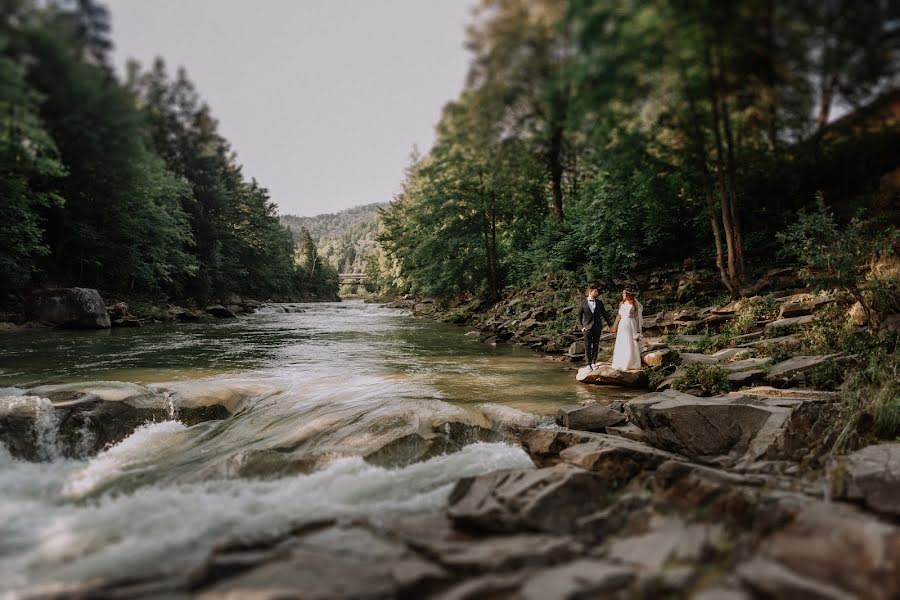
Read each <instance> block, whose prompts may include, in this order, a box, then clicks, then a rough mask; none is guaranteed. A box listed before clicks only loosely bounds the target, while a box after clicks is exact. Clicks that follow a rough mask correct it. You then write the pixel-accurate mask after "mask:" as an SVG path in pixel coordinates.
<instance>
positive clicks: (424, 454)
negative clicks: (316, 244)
mask: <svg viewBox="0 0 900 600" xmlns="http://www.w3.org/2000/svg"><path fill="white" fill-rule="evenodd" d="M302 306H303V309H304V312H302V313H282V312H276V310H278V309H277V308H268V309H263V310H262V311H260V312H258V313H256V314H254V315H249V316H246V317H241V318H239V319H233V320H227V321H226V320H222V321H214V322H207V323H197V324H156V325H150V326H147V327H144V328H140V329H114V330H107V331H97V332H84V331H81V332H77V331H25V332H21V333H12V334H3V335H2V336H0V402H2V400H3V398H2V397H4V396H5V397H9V396H13V395H23V394H26V393H28V394H33V395H38V396H47V397H53V395H54V394H56V395H58V396H59V395H60V394H68V396H66V397H72V396H73V395H77V394H93V395H95V396H97V397H100V398H104V399H107V400H122V399H128V400H129V401H130V402H134V401H138V402H140V401H143V400H142V399H150V400H153V401H157V400H160V399H166V401H171V399H173V398H174V399H176V400H177V401H178V402H181V403H182V404H183V405H185V406H188V405H192V404H193V405H202V404H210V403H219V404H223V405H225V406H226V407H228V408H229V409H230V410H231V411H232V413H233V414H232V415H231V417H230V418H227V419H224V420H220V421H209V422H206V423H201V424H199V425H195V426H193V427H185V426H184V425H183V424H181V423H180V422H178V421H177V420H175V419H170V420H160V421H157V422H154V423H148V424H146V425H143V426H141V427H140V428H139V429H137V430H136V431H135V432H134V433H133V434H131V435H130V436H129V437H127V438H126V439H124V440H123V441H122V442H120V443H118V444H117V445H115V446H112V447H110V448H107V449H105V450H103V451H102V452H100V453H99V454H95V455H92V456H84V457H81V458H63V457H62V456H60V455H58V453H54V450H53V445H52V442H53V440H52V439H51V440H48V442H47V443H48V449H47V456H48V458H49V460H44V461H41V462H26V461H21V460H16V459H13V458H12V457H11V456H10V454H9V452H7V451H6V449H5V447H3V446H2V445H0V590H3V597H6V598H21V597H27V596H30V595H32V594H43V593H52V592H59V591H71V590H77V589H78V586H79V585H81V584H82V583H83V582H90V581H96V580H101V581H107V580H108V581H115V580H119V579H143V578H149V577H164V576H166V575H167V574H172V573H178V572H184V570H185V568H190V567H191V566H192V565H196V566H199V565H201V564H202V563H203V561H204V560H205V558H206V557H207V556H208V555H209V552H210V551H211V549H213V548H215V547H216V546H218V545H220V544H222V543H225V542H228V541H233V540H242V541H243V540H247V541H252V540H256V539H265V538H271V537H273V536H278V535H282V534H284V533H286V532H288V531H290V530H291V529H293V528H296V527H298V526H299V525H302V524H303V523H304V522H309V521H313V520H317V519H322V518H334V517H353V516H367V517H370V518H376V519H377V518H379V517H388V516H392V515H397V514H408V513H416V512H423V511H431V510H440V509H441V507H442V506H443V505H444V503H445V502H446V498H447V495H448V494H449V491H450V489H451V488H452V486H453V483H454V482H455V481H456V480H458V479H459V478H461V477H465V476H470V475H477V474H481V473H486V472H490V471H494V470H497V469H505V468H528V467H530V466H532V464H531V461H530V459H529V458H528V457H527V455H526V454H525V453H524V452H523V451H522V450H521V449H520V448H518V447H516V446H514V445H510V444H509V443H506V442H504V441H502V440H501V436H500V435H498V434H496V433H492V431H491V430H498V429H503V427H504V424H508V423H515V422H523V421H525V422H527V421H529V420H533V421H534V422H538V421H543V422H545V423H550V422H551V421H552V415H553V414H555V412H556V410H557V409H558V407H559V406H560V405H562V404H572V403H576V402H580V401H583V400H589V399H597V400H598V401H601V402H606V401H609V400H611V399H614V398H617V397H620V396H619V393H618V392H614V391H609V390H601V389H598V388H590V387H588V386H583V385H581V384H578V383H576V382H575V380H574V376H573V373H572V372H571V371H568V370H566V369H564V368H562V366H561V365H560V364H559V363H557V362H554V361H548V360H546V359H543V358H541V357H539V356H537V355H536V354H534V353H532V352H530V351H528V350H526V349H522V348H518V347H513V346H503V345H501V346H497V347H492V346H488V345H485V344H481V343H479V342H478V341H477V338H474V337H467V336H465V335H464V333H465V331H466V330H465V329H463V328H461V327H458V326H455V325H448V324H442V323H436V322H434V321H431V320H426V319H421V318H415V317H412V316H410V315H408V314H407V313H405V312H403V311H399V310H395V309H389V308H385V307H383V306H380V305H375V304H365V303H363V302H361V301H347V302H342V303H322V304H307V305H302ZM150 400H147V401H150ZM534 415H538V417H535V416H534ZM539 417H540V418H539ZM364 457H368V459H366V458H364Z"/></svg>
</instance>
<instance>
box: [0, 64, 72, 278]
mask: <svg viewBox="0 0 900 600" xmlns="http://www.w3.org/2000/svg"><path fill="white" fill-rule="evenodd" d="M38 100H39V96H38V95H37V93H36V92H34V91H33V90H32V89H30V88H29V87H28V85H27V83H26V82H25V78H24V76H23V69H22V68H21V67H20V66H19V65H17V64H15V63H14V62H13V61H11V60H9V59H7V58H3V57H0V198H2V202H0V222H2V223H3V235H2V236H0V288H3V287H13V286H19V285H22V284H25V283H27V282H28V281H29V279H30V278H31V275H32V273H33V272H34V271H35V270H36V268H37V267H36V263H37V261H38V259H39V258H40V257H42V256H46V255H47V254H49V252H50V248H49V246H48V244H47V240H46V239H45V235H44V230H43V219H42V217H41V213H42V211H45V210H47V209H49V208H50V207H51V206H58V205H60V204H61V203H62V199H61V198H60V197H59V196H58V195H57V194H55V193H54V192H53V191H52V187H51V186H52V183H53V182H54V181H55V180H56V179H58V178H59V177H62V176H63V175H64V174H65V170H64V168H63V166H62V164H61V163H60V162H59V156H58V152H57V148H56V144H55V143H54V142H53V139H52V138H51V137H50V135H49V134H48V133H47V131H46V129H45V128H44V125H43V123H42V122H41V120H40V117H39V116H38V113H37V104H38Z"/></svg>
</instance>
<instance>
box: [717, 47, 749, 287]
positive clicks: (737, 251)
mask: <svg viewBox="0 0 900 600" xmlns="http://www.w3.org/2000/svg"><path fill="white" fill-rule="evenodd" d="M718 55H719V56H718V58H719V86H720V87H719V89H720V90H722V91H723V94H722V125H723V127H724V129H725V146H726V157H727V164H726V167H727V169H728V206H729V210H730V212H731V226H732V228H733V230H734V261H735V268H736V272H735V275H736V278H737V283H738V284H739V285H743V284H744V281H745V279H746V278H745V273H744V242H743V236H742V234H741V215H740V212H739V211H738V202H737V176H736V171H737V169H736V167H735V161H734V135H733V134H732V129H731V114H730V111H729V110H728V99H727V96H726V95H725V94H724V89H725V60H724V57H723V54H722V47H721V45H719V46H718Z"/></svg>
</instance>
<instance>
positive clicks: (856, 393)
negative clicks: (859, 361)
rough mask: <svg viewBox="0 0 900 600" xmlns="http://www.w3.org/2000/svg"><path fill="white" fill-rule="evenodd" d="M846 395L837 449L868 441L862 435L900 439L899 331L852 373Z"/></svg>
mask: <svg viewBox="0 0 900 600" xmlns="http://www.w3.org/2000/svg"><path fill="white" fill-rule="evenodd" d="M842 398H843V400H844V403H843V406H842V409H841V411H840V417H839V423H840V424H841V425H842V428H841V433H840V435H839V436H838V439H837V442H836V443H835V447H834V451H835V452H845V451H848V450H853V449H854V447H856V446H858V445H862V443H864V442H865V440H864V439H859V437H860V436H862V437H866V436H869V435H871V436H872V437H874V438H879V439H885V440H898V439H900V352H898V338H897V335H896V334H893V335H892V336H891V337H890V338H889V339H886V340H885V343H884V344H883V345H881V346H880V347H878V348H877V349H876V350H875V351H873V352H871V353H870V354H869V355H868V358H867V360H866V361H865V363H864V364H863V366H862V368H860V369H859V370H856V371H853V372H851V373H850V374H849V375H848V377H847V381H846V383H845V384H844V386H843V388H842ZM854 438H855V439H854Z"/></svg>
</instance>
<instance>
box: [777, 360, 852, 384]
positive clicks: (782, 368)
mask: <svg viewBox="0 0 900 600" xmlns="http://www.w3.org/2000/svg"><path fill="white" fill-rule="evenodd" d="M838 356H840V353H838V354H826V355H822V356H795V357H793V358H789V359H787V360H786V361H783V362H780V363H778V364H775V365H772V368H771V369H770V370H769V374H768V376H767V377H766V379H767V380H768V382H769V383H771V384H773V385H779V386H788V385H792V384H796V383H797V382H799V381H803V380H804V379H805V378H806V374H807V373H809V372H810V371H812V370H813V369H815V368H816V367H818V366H819V365H822V364H825V363H827V362H828V361H830V360H833V359H835V358H837V357H838Z"/></svg>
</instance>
